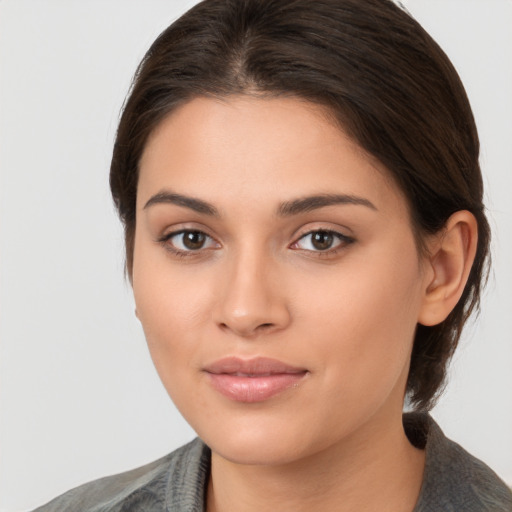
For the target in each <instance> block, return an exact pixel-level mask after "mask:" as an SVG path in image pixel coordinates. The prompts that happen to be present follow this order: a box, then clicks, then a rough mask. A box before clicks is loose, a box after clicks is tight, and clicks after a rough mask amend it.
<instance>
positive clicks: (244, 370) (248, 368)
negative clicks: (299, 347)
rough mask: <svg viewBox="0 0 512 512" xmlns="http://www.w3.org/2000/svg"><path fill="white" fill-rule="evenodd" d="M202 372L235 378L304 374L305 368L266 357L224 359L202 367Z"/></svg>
mask: <svg viewBox="0 0 512 512" xmlns="http://www.w3.org/2000/svg"><path fill="white" fill-rule="evenodd" d="M204 371H206V372H208V373H213V374H229V375H237V376H248V377H252V376H255V377H258V376H261V377H262V376H267V375H276V374H283V373H305V372H306V371H307V370H306V369H305V368H299V367H296V366H290V365H289V364H286V363H283V362H282V361H278V360H277V359H271V358H268V357H255V358H251V359H242V358H240V357H224V358H222V359H219V360H217V361H214V362H213V363H211V364H208V365H206V366H205V367H204Z"/></svg>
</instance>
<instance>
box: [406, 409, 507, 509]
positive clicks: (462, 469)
mask: <svg viewBox="0 0 512 512" xmlns="http://www.w3.org/2000/svg"><path fill="white" fill-rule="evenodd" d="M404 425H405V428H406V431H407V432H408V435H409V436H410V437H413V438H416V439H418V438H421V437H423V438H424V444H425V450H426V463H425V473H424V477H423V486H422V489H421V493H420V498H419V500H418V504H417V506H416V508H415V510H414V512H430V511H432V512H434V511H435V512H438V511H441V510H442V511H447V512H448V511H453V512H457V511H459V510H464V511H465V512H511V511H512V492H511V491H510V489H509V488H508V487H507V486H506V485H505V483H504V482H503V481H502V480H501V479H500V478H499V477H498V475H496V473H495V472H494V471H492V469H490V468H489V467H488V466H487V465H486V464H484V463H483V462H482V461H481V460H478V459H477V458H476V457H474V456H473V455H471V454H469V453H468V452H467V451H466V450H464V448H462V447H461V446H460V445H459V444H457V443H455V442H453V441H451V440H450V439H448V438H447V437H446V436H445V435H444V434H443V432H442V430H441V429H440V428H439V426H438V425H437V424H436V422H435V421H434V420H433V419H432V418H431V417H430V416H428V415H426V414H411V415H405V416H404ZM413 442H414V441H413Z"/></svg>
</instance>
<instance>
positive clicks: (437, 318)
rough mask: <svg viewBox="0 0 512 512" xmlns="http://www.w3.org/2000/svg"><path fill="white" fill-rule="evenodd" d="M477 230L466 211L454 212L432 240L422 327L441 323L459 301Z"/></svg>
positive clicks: (472, 258)
mask: <svg viewBox="0 0 512 512" xmlns="http://www.w3.org/2000/svg"><path fill="white" fill-rule="evenodd" d="M477 239H478V226H477V222H476V219H475V217H474V215H473V214H472V213H470V212H468V211H466V210H461V211H458V212H455V213H454V214H453V215H452V216H451V217H450V218H449V219H448V221H447V222H446V225H445V227H444V228H443V230H442V231H441V232H440V233H439V234H438V235H436V236H435V237H433V239H432V242H431V244H430V245H431V247H430V256H429V257H428V261H427V265H428V266H429V272H425V275H426V282H425V294H424V298H423V304H422V307H421V310H420V315H419V317H418V322H419V323H420V324H422V325H427V326H432V325H437V324H439V323H441V322H442V321H443V320H445V319H446V317H447V316H448V315H449V314H450V312H451V311H452V309H453V308H454V307H455V305H456V304H457V302H458V301H459V299H460V297H461V295H462V293H463V291H464V287H465V286H466V282H467V280H468V276H469V273H470V271H471V267H472V265H473V261H474V259H475V254H476V247H477Z"/></svg>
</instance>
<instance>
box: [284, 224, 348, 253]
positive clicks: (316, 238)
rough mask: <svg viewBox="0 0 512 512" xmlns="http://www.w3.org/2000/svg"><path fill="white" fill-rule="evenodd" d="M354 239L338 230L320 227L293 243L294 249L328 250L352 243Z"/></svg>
mask: <svg viewBox="0 0 512 512" xmlns="http://www.w3.org/2000/svg"><path fill="white" fill-rule="evenodd" d="M353 241H354V240H353V238H350V237H348V236H345V235H342V234H341V233H338V232H336V231H330V230H327V229H318V230H315V231H310V232H309V233H306V234H305V235H303V236H301V237H300V238H299V239H298V240H297V241H296V242H295V243H294V244H293V245H292V249H302V250H305V251H315V252H328V251H330V250H333V249H337V248H338V247H340V246H342V245H347V244H349V243H352V242H353Z"/></svg>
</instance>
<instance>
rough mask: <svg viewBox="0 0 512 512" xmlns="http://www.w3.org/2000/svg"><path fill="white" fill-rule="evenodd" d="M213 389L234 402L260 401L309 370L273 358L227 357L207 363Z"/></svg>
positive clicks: (296, 380) (270, 396)
mask: <svg viewBox="0 0 512 512" xmlns="http://www.w3.org/2000/svg"><path fill="white" fill-rule="evenodd" d="M204 371H205V372H206V373H207V374H208V376H209V379H210V382H211V384H212V386H213V388H214V389H216V390H217V391H219V392H220V393H222V394H223V395H224V396H226V397H227V398H230V399H231V400H235V401H237V402H247V403H253V402H263V401H264V400H268V399H269V398H272V397H273V396H275V395H277V394H279V393H281V392H283V391H285V390H286V389H288V388H291V387H293V386H296V385H298V383H299V382H300V381H301V380H302V379H303V378H304V377H305V375H306V374H307V373H308V372H307V370H306V369H305V368H296V367H293V366H289V365H287V364H285V363H282V362H281V361H277V360H276V359H269V358H266V357H258V358H254V359H240V358H238V357H226V358H224V359H220V360H218V361H215V362H214V363H212V364H210V365H208V366H206V367H205V368H204Z"/></svg>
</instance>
